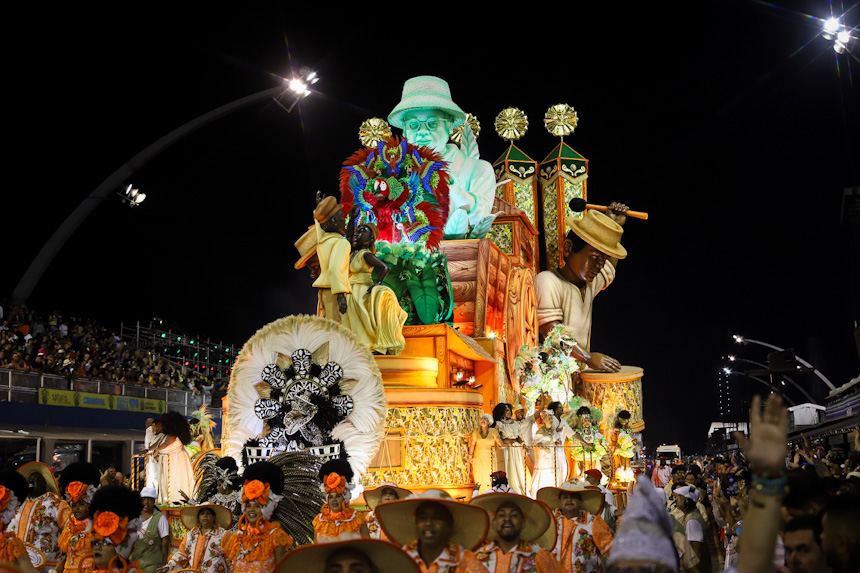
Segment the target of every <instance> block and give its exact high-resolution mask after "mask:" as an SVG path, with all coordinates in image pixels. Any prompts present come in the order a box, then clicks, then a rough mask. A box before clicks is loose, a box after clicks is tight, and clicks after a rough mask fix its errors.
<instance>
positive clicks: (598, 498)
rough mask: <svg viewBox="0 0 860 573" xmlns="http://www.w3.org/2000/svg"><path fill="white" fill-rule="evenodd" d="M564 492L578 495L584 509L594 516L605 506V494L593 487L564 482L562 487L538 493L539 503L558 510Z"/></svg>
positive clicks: (541, 490)
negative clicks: (560, 496)
mask: <svg viewBox="0 0 860 573" xmlns="http://www.w3.org/2000/svg"><path fill="white" fill-rule="evenodd" d="M563 491H570V492H574V493H578V494H579V496H580V498H582V508H583V509H584V510H585V511H587V512H588V513H590V514H592V515H597V514H598V513H600V508H601V507H602V506H603V492H602V491H600V490H599V489H598V488H596V487H593V486H584V485H582V484H579V483H573V482H569V481H568V482H564V483H563V484H561V487H545V488H541V489H539V490H538V492H537V499H538V501H542V502H543V503H545V504H546V505H547V506H549V508H550V509H558V508H559V502H558V496H559V494H560V493H561V492H563Z"/></svg>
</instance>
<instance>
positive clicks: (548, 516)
mask: <svg viewBox="0 0 860 573" xmlns="http://www.w3.org/2000/svg"><path fill="white" fill-rule="evenodd" d="M469 503H471V504H472V505H477V506H478V507H482V508H483V509H484V510H485V511H486V512H487V513H488V514H489V515H490V518H492V517H493V515H494V514H495V513H496V511H497V510H498V509H499V507H500V506H501V505H502V504H505V503H513V504H514V505H516V506H517V507H519V508H520V511H521V512H522V514H523V517H524V518H525V523H523V529H522V531H520V538H521V539H522V540H523V541H528V542H529V543H531V542H533V541H538V542H539V543H541V546H542V547H544V548H546V547H547V545H549V547H550V548H552V547H553V546H554V545H555V527H554V522H553V517H552V511H550V509H549V508H548V507H547V506H546V504H544V503H543V502H540V501H537V500H534V499H531V498H530V497H526V496H524V495H517V494H514V493H487V494H484V495H479V496H478V497H473V498H472V500H471V501H470V502H469ZM548 531H551V533H552V535H551V536H550V537H552V539H548V538H547V539H545V537H547V536H545V535H544V534H545V533H547V532H548ZM487 539H493V540H497V539H498V534H497V532H496V531H495V530H493V529H490V532H489V533H488V534H487ZM545 544H546V545H545Z"/></svg>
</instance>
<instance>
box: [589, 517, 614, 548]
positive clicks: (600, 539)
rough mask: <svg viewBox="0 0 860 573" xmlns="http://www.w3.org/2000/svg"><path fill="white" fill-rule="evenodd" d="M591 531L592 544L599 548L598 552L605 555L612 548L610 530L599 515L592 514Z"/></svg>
mask: <svg viewBox="0 0 860 573" xmlns="http://www.w3.org/2000/svg"><path fill="white" fill-rule="evenodd" d="M591 532H592V535H593V537H594V544H595V545H597V548H598V549H600V554H601V555H603V556H604V557H607V556H608V555H609V551H610V549H611V548H612V530H611V529H609V526H608V525H607V524H606V522H605V521H603V518H602V517H600V516H599V515H595V516H594V524H593V525H592V527H591Z"/></svg>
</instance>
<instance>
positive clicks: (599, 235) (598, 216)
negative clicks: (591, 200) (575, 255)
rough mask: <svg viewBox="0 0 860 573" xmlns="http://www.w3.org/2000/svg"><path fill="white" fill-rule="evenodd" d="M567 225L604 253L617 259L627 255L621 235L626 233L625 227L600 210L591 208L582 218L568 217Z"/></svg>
mask: <svg viewBox="0 0 860 573" xmlns="http://www.w3.org/2000/svg"><path fill="white" fill-rule="evenodd" d="M567 227H568V228H569V229H570V230H571V231H573V232H574V233H575V234H576V236H578V237H579V238H580V239H582V240H583V241H585V242H586V243H588V244H589V245H591V246H592V247H594V248H595V249H597V250H599V251H600V252H602V253H606V254H607V255H610V256H612V257H615V258H616V259H623V258H625V257H626V256H627V249H625V248H624V247H622V246H621V235H622V234H624V228H623V227H622V226H621V225H619V224H618V223H616V222H615V221H613V220H612V219H610V218H609V217H607V216H606V215H604V214H603V213H601V212H600V211H595V210H594V209H589V210H588V211H586V212H585V215H583V216H582V219H577V218H576V217H568V218H567Z"/></svg>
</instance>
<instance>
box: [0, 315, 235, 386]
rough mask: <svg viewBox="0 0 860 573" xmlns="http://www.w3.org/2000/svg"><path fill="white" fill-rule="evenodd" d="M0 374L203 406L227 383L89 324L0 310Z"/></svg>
mask: <svg viewBox="0 0 860 573" xmlns="http://www.w3.org/2000/svg"><path fill="white" fill-rule="evenodd" d="M0 368H9V369H12V370H20V371H24V372H36V373H40V374H55V375H58V376H65V377H68V378H75V379H77V378H80V379H86V380H99V381H105V382H114V383H120V384H140V385H144V386H152V387H157V388H169V389H173V390H187V391H191V392H193V393H195V394H200V397H201V402H205V403H209V402H210V398H211V395H212V394H216V395H217V394H219V393H223V392H224V391H225V390H226V386H227V382H226V381H225V380H223V379H218V378H209V377H207V376H205V375H204V374H202V373H200V372H197V371H194V370H193V369H188V368H183V367H181V366H179V365H177V364H174V363H172V362H170V361H168V360H166V359H164V358H163V357H161V356H159V355H157V354H154V353H152V352H151V351H148V350H145V349H142V348H136V347H134V346H132V345H130V344H128V343H127V342H125V341H123V340H121V338H120V336H119V335H118V334H117V332H116V330H111V329H109V328H107V327H105V326H103V325H101V324H99V323H97V322H96V321H94V320H91V319H88V318H80V317H76V316H71V315H68V316H67V315H65V313H64V312H63V311H62V310H56V311H54V312H51V313H49V314H48V315H47V316H45V315H43V314H40V313H39V312H36V311H31V310H29V309H28V308H27V306H26V305H12V306H10V305H8V304H0Z"/></svg>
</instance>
